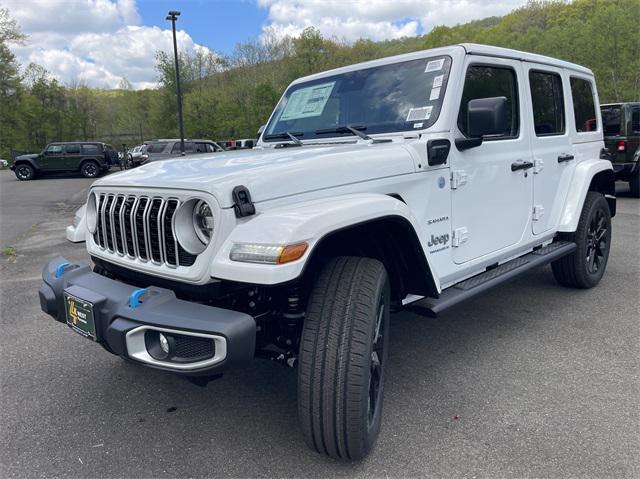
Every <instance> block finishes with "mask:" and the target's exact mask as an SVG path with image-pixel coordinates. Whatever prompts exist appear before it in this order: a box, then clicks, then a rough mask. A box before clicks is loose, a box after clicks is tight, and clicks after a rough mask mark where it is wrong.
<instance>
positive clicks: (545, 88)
mask: <svg viewBox="0 0 640 479" xmlns="http://www.w3.org/2000/svg"><path fill="white" fill-rule="evenodd" d="M529 88H530V89H531V102H532V106H533V125H534V128H535V132H536V135H537V136H546V135H561V134H562V133H564V100H563V96H562V79H561V78H560V75H558V74H557V73H550V72H541V71H533V70H532V71H530V72H529Z"/></svg>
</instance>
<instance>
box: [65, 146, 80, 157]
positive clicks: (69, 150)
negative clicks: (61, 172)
mask: <svg viewBox="0 0 640 479" xmlns="http://www.w3.org/2000/svg"><path fill="white" fill-rule="evenodd" d="M64 151H65V153H66V154H67V155H78V154H80V145H66V146H65V147H64Z"/></svg>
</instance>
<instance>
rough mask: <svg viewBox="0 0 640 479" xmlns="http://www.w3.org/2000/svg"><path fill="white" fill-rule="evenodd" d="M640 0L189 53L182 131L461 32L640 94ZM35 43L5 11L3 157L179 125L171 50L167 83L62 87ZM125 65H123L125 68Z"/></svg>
mask: <svg viewBox="0 0 640 479" xmlns="http://www.w3.org/2000/svg"><path fill="white" fill-rule="evenodd" d="M639 19H640V0H575V1H573V2H571V3H566V2H563V1H532V2H530V3H528V4H527V5H526V6H525V7H523V8H520V9H517V10H515V11H513V12H511V13H510V14H508V15H506V16H504V17H491V18H487V19H484V20H479V21H474V22H470V23H466V24H463V25H457V26H455V27H444V26H439V27H435V28H434V29H433V30H431V32H430V33H428V34H427V35H424V36H420V37H413V38H404V39H400V40H394V41H386V42H371V41H369V40H360V41H357V42H355V43H353V44H346V43H344V42H341V41H339V40H337V39H329V38H323V37H322V36H321V35H320V33H319V32H318V31H316V30H314V29H309V30H306V31H305V32H304V33H303V34H302V35H301V36H300V37H299V38H294V39H290V38H286V39H279V40H277V39H267V40H266V41H257V40H254V41H248V42H246V43H243V44H239V45H238V46H237V47H236V49H235V51H234V52H233V53H232V54H231V55H229V56H226V57H223V56H215V55H204V54H196V55H182V57H181V63H182V67H181V68H182V70H181V73H183V81H184V117H185V130H186V135H187V136H189V137H204V138H214V139H226V138H243V137H252V136H254V135H255V133H256V131H257V129H258V127H259V126H260V125H261V124H262V123H264V122H265V120H266V119H267V117H268V114H269V112H270V111H271V109H272V108H273V106H274V105H275V103H276V102H277V101H278V98H279V97H280V95H281V94H282V92H283V90H284V88H285V87H286V86H287V84H288V83H289V82H290V81H291V80H293V79H294V78H296V77H298V76H301V75H306V74H310V73H314V72H318V71H322V70H326V69H329V68H334V67H338V66H342V65H348V64H351V63H356V62H360V61H365V60H370V59H373V58H379V57H384V56H388V55H394V54H399V53H406V52H410V51H416V50H421V49H427V48H433V47H438V46H443V45H450V44H454V43H460V42H475V43H485V44H489V45H497V46H503V47H509V48H515V49H519V50H526V51H530V52H535V53H540V54H544V55H549V56H553V57H557V58H561V59H564V60H568V61H571V62H575V63H579V64H581V65H585V66H587V67H589V68H591V69H592V70H593V71H594V72H595V74H596V78H597V81H598V89H599V93H600V99H601V101H602V102H609V101H616V100H619V101H624V100H638V99H640V34H638V31H639ZM22 41H27V42H28V38H25V37H24V36H23V35H21V34H20V31H19V26H18V25H15V23H14V22H12V20H11V17H10V12H8V11H6V10H4V11H3V10H0V61H1V66H0V111H1V112H2V113H1V115H0V156H2V157H5V158H6V157H8V156H9V154H10V153H9V152H10V150H11V149H15V150H22V151H27V150H30V151H32V150H38V149H39V148H41V147H42V146H43V145H44V144H46V143H47V142H48V141H52V140H83V139H103V140H106V141H110V142H111V143H113V144H114V146H119V145H121V144H122V143H127V144H128V145H132V144H135V143H139V142H140V141H141V140H143V139H147V138H152V137H173V136H176V135H177V122H176V115H175V93H174V91H175V90H174V88H175V85H174V75H173V64H172V57H170V56H168V55H166V54H164V53H158V55H157V57H156V62H157V70H158V81H159V82H160V87H159V88H158V89H155V90H143V91H133V90H131V88H130V86H129V85H128V82H127V81H126V80H124V79H123V82H122V85H121V88H120V89H117V90H98V89H91V88H87V87H86V86H84V85H81V84H75V85H61V84H60V83H59V82H58V81H56V80H55V79H53V78H51V76H50V75H49V74H48V73H47V72H46V71H45V70H44V69H42V68H41V67H38V66H37V65H18V64H17V63H16V60H15V57H14V56H13V54H12V53H11V50H10V48H11V45H12V44H15V43H16V42H22ZM126 74H127V72H122V75H123V77H124V78H126Z"/></svg>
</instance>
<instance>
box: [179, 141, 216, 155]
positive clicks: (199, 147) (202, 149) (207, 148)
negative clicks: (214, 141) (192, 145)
mask: <svg viewBox="0 0 640 479" xmlns="http://www.w3.org/2000/svg"><path fill="white" fill-rule="evenodd" d="M185 148H186V145H185ZM212 151H213V145H211V144H210V143H196V153H207V152H208V153H211V152H212Z"/></svg>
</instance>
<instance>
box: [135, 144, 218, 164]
mask: <svg viewBox="0 0 640 479" xmlns="http://www.w3.org/2000/svg"><path fill="white" fill-rule="evenodd" d="M144 143H145V148H144V152H143V155H144V154H146V155H147V156H148V157H149V161H157V160H164V159H166V158H173V157H175V156H180V154H181V153H180V139H179V138H178V139H175V138H174V139H162V140H149V141H145V142H144ZM218 151H224V148H222V147H221V146H220V145H219V144H218V143H216V142H215V141H211V140H184V152H185V154H187V155H194V154H197V153H215V152H218Z"/></svg>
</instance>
